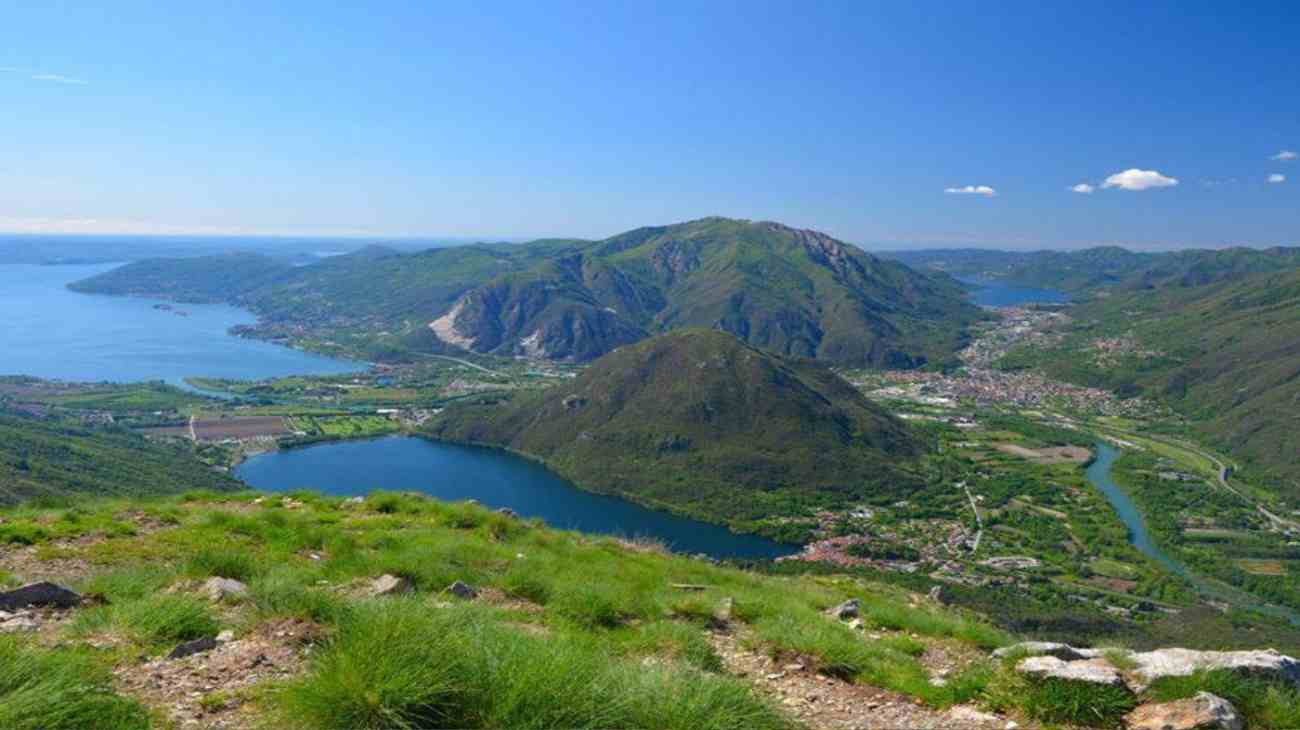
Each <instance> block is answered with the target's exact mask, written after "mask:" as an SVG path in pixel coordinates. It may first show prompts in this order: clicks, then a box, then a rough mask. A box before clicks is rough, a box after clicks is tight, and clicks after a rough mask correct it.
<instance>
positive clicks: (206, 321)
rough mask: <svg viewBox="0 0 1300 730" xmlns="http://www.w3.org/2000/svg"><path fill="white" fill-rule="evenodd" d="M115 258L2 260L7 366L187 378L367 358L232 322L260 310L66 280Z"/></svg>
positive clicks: (59, 373) (341, 364)
mask: <svg viewBox="0 0 1300 730" xmlns="http://www.w3.org/2000/svg"><path fill="white" fill-rule="evenodd" d="M112 268H113V265H95V266H27V265H0V313H3V318H0V374H3V375H34V376H37V377H42V378H51V379H57V380H79V381H91V382H98V381H103V380H110V381H115V382H131V381H141V380H165V381H167V382H169V383H172V384H173V385H181V384H182V379H183V378H185V377H187V376H193V375H206V376H210V377H221V378H242V379H259V378H269V377H278V376H283V375H295V374H299V375H302V374H312V375H324V374H329V373H343V372H352V371H356V370H364V369H365V368H366V366H365V364H363V363H353V362H345V361H342V360H333V359H330V358H327V357H321V356H318V355H312V354H309V353H305V352H301V351H298V350H292V349H290V348H287V347H280V346H279V345H272V344H269V343H266V342H258V341H255V340H247V339H243V338H240V337H231V336H230V335H228V334H226V331H227V330H228V329H230V328H231V327H232V326H234V325H237V324H251V323H253V322H254V321H256V318H255V317H254V316H253V315H252V314H250V313H248V312H246V311H243V310H241V309H236V308H234V307H228V306H225V305H211V304H205V305H190V304H176V305H173V306H174V307H175V309H176V310H180V311H184V312H187V313H188V316H181V315H179V314H177V313H176V312H175V311H163V310H158V309H154V308H153V307H154V305H155V304H158V303H159V302H158V301H157V300H152V299H138V298H132V297H108V296H92V295H89V294H77V293H75V292H72V291H69V290H68V289H67V288H66V285H67V284H68V283H69V282H72V281H76V280H78V279H84V278H86V277H88V276H92V275H94V274H98V273H100V272H102V271H108V270H109V269H112Z"/></svg>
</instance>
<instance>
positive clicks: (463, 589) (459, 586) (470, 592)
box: [447, 581, 478, 601]
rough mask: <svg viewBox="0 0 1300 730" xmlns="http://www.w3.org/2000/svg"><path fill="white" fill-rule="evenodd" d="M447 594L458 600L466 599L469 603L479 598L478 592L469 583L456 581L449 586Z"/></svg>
mask: <svg viewBox="0 0 1300 730" xmlns="http://www.w3.org/2000/svg"><path fill="white" fill-rule="evenodd" d="M447 592H448V593H450V594H451V595H453V596H456V597H458V598H464V599H465V600H467V601H468V600H471V599H474V598H478V590H477V589H476V588H474V587H473V586H471V585H469V584H468V583H463V582H461V581H456V582H455V583H452V584H451V585H449V586H447Z"/></svg>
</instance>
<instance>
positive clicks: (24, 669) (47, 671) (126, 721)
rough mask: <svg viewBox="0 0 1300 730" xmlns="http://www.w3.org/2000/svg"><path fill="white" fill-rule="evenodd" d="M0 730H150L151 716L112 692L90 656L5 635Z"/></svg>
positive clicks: (0, 642) (0, 655) (0, 639)
mask: <svg viewBox="0 0 1300 730" xmlns="http://www.w3.org/2000/svg"><path fill="white" fill-rule="evenodd" d="M0 727H3V728H6V730H145V729H146V728H148V727H149V715H148V713H147V712H146V710H145V708H144V707H142V706H141V705H140V704H138V703H136V702H135V701H133V700H130V699H127V698H125V697H122V696H120V695H117V694H115V693H114V692H113V690H112V676H111V674H110V673H109V671H108V670H107V668H105V667H104V666H102V665H99V664H97V663H96V662H95V661H94V660H93V659H92V658H90V657H89V656H87V655H86V654H83V653H80V652H75V651H71V650H67V649H55V650H47V649H39V648H36V647H34V646H30V645H28V644H25V643H23V642H22V641H21V640H20V639H17V638H15V637H10V636H0Z"/></svg>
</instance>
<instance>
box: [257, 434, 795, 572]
mask: <svg viewBox="0 0 1300 730" xmlns="http://www.w3.org/2000/svg"><path fill="white" fill-rule="evenodd" d="M235 475H236V476H238V477H239V478H240V479H242V480H244V481H245V482H247V483H248V484H250V485H251V486H253V487H254V488H256V489H263V490H272V491H283V490H289V489H298V488H309V489H314V490H318V491H321V492H324V493H326V494H333V495H346V496H353V495H363V494H366V493H368V492H370V491H372V490H375V489H386V490H403V491H417V492H423V493H425V494H429V495H432V496H434V497H437V498H439V499H444V500H462V499H477V500H478V501H480V502H482V503H483V504H485V505H487V506H489V507H509V508H510V509H512V510H514V511H515V512H518V513H519V514H521V515H523V516H525V517H540V518H542V519H543V520H545V521H546V523H547V524H549V525H551V526H552V527H558V528H563V529H573V530H582V531H584V532H597V533H605V534H615V535H623V536H628V537H641V536H646V537H654V538H657V539H659V540H662V541H664V542H666V543H668V545H669V546H670V547H671V548H672V549H673V550H675V551H677V552H684V553H705V554H706V555H711V556H713V557H716V558H773V557H777V556H780V555H787V554H789V553H792V552H794V551H795V547H794V546H790V545H782V544H780V543H777V542H774V541H771V540H767V539H764V538H761V537H756V536H754V535H737V534H735V533H732V532H730V531H728V530H727V529H726V528H723V527H718V526H717V525H710V524H707V523H704V522H697V521H695V520H688V519H684V518H681V517H676V516H674V515H671V514H668V513H666V512H657V511H655V510H650V509H646V508H644V507H640V506H638V505H635V504H632V503H631V502H626V501H624V500H621V499H617V498H614V497H606V496H602V495H598V494H591V493H589V492H584V491H582V490H580V489H578V488H576V487H574V486H573V485H572V484H570V483H569V482H567V481H565V480H563V479H561V478H560V477H558V476H556V475H555V474H553V473H552V472H550V471H549V470H547V469H546V468H545V467H543V466H541V465H540V464H537V463H535V462H532V461H529V460H528V459H524V458H522V457H519V456H515V455H514V454H510V453H508V452H504V451H499V450H495V449H486V448H479V447H473V446H458V445H455V444H444V443H435V442H431V441H426V440H424V439H420V438H415V437H409V436H395V437H391V438H383V439H375V440H370V441H340V442H335V443H329V444H320V445H317V446H309V447H306V448H301V449H293V450H289V451H277V452H270V453H266V454H261V455H259V456H254V457H252V458H251V459H249V460H248V461H245V462H244V463H242V464H240V465H239V466H238V467H236V469H235Z"/></svg>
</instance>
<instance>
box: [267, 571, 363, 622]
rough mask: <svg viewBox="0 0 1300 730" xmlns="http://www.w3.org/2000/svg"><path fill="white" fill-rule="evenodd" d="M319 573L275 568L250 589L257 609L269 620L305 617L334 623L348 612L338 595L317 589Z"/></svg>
mask: <svg viewBox="0 0 1300 730" xmlns="http://www.w3.org/2000/svg"><path fill="white" fill-rule="evenodd" d="M314 576H315V574H314V573H313V572H311V571H307V570H303V569H301V568H295V567H292V566H279V567H276V568H273V569H271V570H270V571H269V572H267V573H266V574H265V575H263V576H262V577H260V578H258V579H257V580H255V581H253V583H252V584H251V585H250V586H249V594H250V596H251V599H252V604H253V607H254V608H255V609H256V610H257V611H258V612H259V613H260V614H262V615H263V616H266V617H291V618H303V619H308V620H310V621H315V622H317V623H332V622H334V621H337V620H338V619H339V618H341V617H342V616H343V615H344V614H345V613H346V612H347V602H346V601H345V600H344V599H342V598H341V597H340V596H338V595H337V594H336V593H333V592H331V591H328V590H325V589H322V588H319V587H316V586H315V585H314V582H315V579H314Z"/></svg>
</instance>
